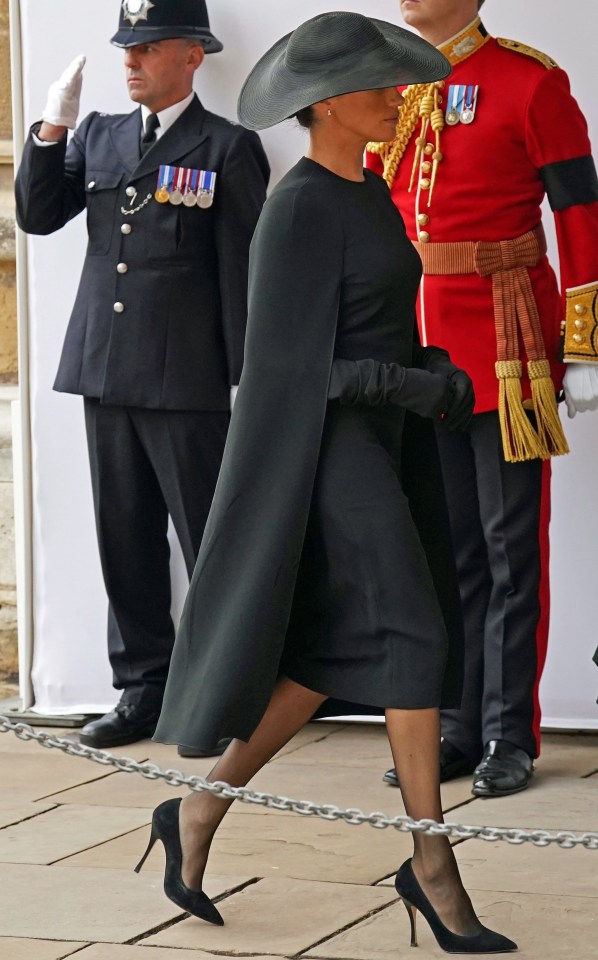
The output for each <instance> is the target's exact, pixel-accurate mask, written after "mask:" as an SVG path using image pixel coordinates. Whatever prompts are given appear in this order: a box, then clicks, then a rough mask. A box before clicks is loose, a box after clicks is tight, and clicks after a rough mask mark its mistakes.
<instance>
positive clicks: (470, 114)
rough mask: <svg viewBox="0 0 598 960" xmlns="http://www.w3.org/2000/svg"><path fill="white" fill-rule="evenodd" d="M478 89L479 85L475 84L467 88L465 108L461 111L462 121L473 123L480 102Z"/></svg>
mask: <svg viewBox="0 0 598 960" xmlns="http://www.w3.org/2000/svg"><path fill="white" fill-rule="evenodd" d="M478 90H479V87H474V86H469V87H468V88H467V95H466V96H465V97H464V104H463V109H462V111H461V123H465V124H470V123H473V121H474V118H475V110H476V106H477V102H478Z"/></svg>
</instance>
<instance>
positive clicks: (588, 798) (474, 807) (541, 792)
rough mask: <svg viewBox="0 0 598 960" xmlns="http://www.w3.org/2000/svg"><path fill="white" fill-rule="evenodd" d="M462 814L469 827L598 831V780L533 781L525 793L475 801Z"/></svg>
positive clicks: (453, 817) (566, 778) (557, 779)
mask: <svg viewBox="0 0 598 960" xmlns="http://www.w3.org/2000/svg"><path fill="white" fill-rule="evenodd" d="M459 812H461V811H459ZM462 813H463V816H462V821H461V822H465V823H467V824H476V825H478V824H479V825H488V824H491V825H492V826H497V827H534V828H538V827H546V828H547V829H549V830H575V831H597V832H598V777H589V778H586V779H579V778H575V777H555V778H552V779H546V780H544V781H542V782H540V781H537V782H534V780H532V782H531V784H530V786H529V787H528V789H527V790H524V791H523V792H522V793H516V794H513V795H512V796H510V797H494V798H491V799H487V800H486V799H476V800H474V802H473V803H469V804H468V805H467V806H466V807H465V808H464V809H463V812H462ZM451 819H453V820H454V819H456V813H453V814H452V815H451Z"/></svg>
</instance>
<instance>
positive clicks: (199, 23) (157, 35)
mask: <svg viewBox="0 0 598 960" xmlns="http://www.w3.org/2000/svg"><path fill="white" fill-rule="evenodd" d="M179 37H183V38H185V39H188V40H197V42H198V43H199V44H201V46H202V47H203V48H204V50H205V51H206V53H219V52H220V51H221V50H222V44H221V43H220V40H217V39H216V37H215V36H214V34H213V33H212V32H211V30H210V21H209V19H208V10H207V7H206V3H205V0H122V3H121V11H120V19H119V23H118V32H117V33H115V34H114V36H113V37H112V40H111V41H110V42H111V43H113V44H114V45H115V46H116V47H136V46H138V45H139V44H140V43H155V42H156V41H158V40H176V39H178V38H179Z"/></svg>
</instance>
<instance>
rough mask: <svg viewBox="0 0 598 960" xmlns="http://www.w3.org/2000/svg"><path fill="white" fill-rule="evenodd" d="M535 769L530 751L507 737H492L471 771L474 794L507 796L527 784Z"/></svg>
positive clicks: (477, 795)
mask: <svg viewBox="0 0 598 960" xmlns="http://www.w3.org/2000/svg"><path fill="white" fill-rule="evenodd" d="M533 772H534V764H533V761H532V758H531V757H530V755H529V753H526V752H525V750H521V748H520V747H516V746H515V745H514V744H512V743H509V741H508V740H491V741H490V743H489V744H488V746H487V747H486V749H485V750H484V756H483V757H482V759H481V761H480V763H479V764H478V765H477V767H476V768H475V771H474V774H473V790H472V793H473V795H474V796H475V797H508V796H509V794H511V793H519V792H520V791H521V790H525V789H526V787H527V786H528V784H529V782H530V780H531V778H532V775H533Z"/></svg>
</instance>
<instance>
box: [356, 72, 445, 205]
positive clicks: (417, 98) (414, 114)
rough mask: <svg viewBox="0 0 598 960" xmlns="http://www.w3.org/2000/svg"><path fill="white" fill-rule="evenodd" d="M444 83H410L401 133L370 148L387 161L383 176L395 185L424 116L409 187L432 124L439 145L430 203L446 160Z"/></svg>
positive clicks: (400, 127)
mask: <svg viewBox="0 0 598 960" xmlns="http://www.w3.org/2000/svg"><path fill="white" fill-rule="evenodd" d="M443 87H444V80H439V81H437V82H435V83H429V84H428V83H418V84H413V85H412V86H410V87H407V89H406V90H405V92H404V94H403V97H404V98H405V103H404V104H403V106H402V107H401V109H400V111H399V123H398V126H397V135H396V137H395V139H394V140H391V142H390V143H368V145H367V149H368V150H369V152H370V153H374V154H377V155H378V156H379V157H380V159H381V160H382V163H383V164H384V172H383V174H382V176H383V177H384V179H385V180H386V182H387V184H388V186H389V187H392V185H393V183H394V179H395V177H396V175H397V170H398V169H399V164H400V162H401V160H402V159H403V156H404V154H405V151H406V149H407V147H408V145H409V141H410V140H411V137H412V136H413V133H414V131H415V128H416V127H417V123H418V120H420V118H421V130H420V135H419V137H418V138H417V140H416V141H415V146H416V149H415V159H414V161H413V168H412V171H411V181H410V183H409V191H411V190H412V188H413V183H414V180H415V177H416V175H417V171H418V168H419V162H420V160H421V155H422V151H423V150H424V148H425V146H426V133H427V130H428V124H430V125H431V126H432V130H433V131H434V133H435V134H436V149H435V150H434V152H433V153H432V162H433V167H432V176H431V182H430V193H429V194H428V206H430V203H431V201H432V193H433V191H434V184H435V182H436V175H437V173H438V165H439V164H440V161H441V160H442V153H441V152H440V134H441V133H442V131H443V130H444V111H443V110H442V108H441V106H440V90H441V89H442V88H443Z"/></svg>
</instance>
